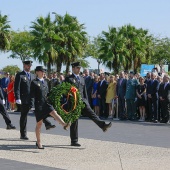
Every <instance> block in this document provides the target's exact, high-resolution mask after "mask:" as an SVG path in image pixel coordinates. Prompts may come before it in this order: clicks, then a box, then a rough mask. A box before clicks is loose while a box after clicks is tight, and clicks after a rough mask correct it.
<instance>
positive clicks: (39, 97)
mask: <svg viewBox="0 0 170 170" xmlns="http://www.w3.org/2000/svg"><path fill="white" fill-rule="evenodd" d="M35 72H36V75H37V78H36V79H34V80H33V81H32V82H31V87H30V96H31V98H33V99H34V103H35V117H36V121H37V124H36V129H35V133H36V138H37V142H36V146H37V148H38V149H44V147H43V145H42V144H41V138H40V131H41V125H42V121H43V119H44V118H47V117H48V116H52V117H53V118H54V119H55V120H56V121H58V122H59V123H60V124H61V125H62V126H63V128H64V129H65V130H66V128H67V127H68V125H67V124H66V123H65V122H64V121H63V119H62V118H61V117H60V116H59V115H58V114H57V112H56V111H55V110H54V108H53V106H52V105H51V104H49V102H48V100H47V95H48V92H49V89H48V84H47V82H46V81H44V78H43V75H44V72H46V70H45V69H44V68H43V67H42V66H37V67H36V69H35Z"/></svg>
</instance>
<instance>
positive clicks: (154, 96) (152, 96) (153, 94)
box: [146, 72, 159, 123]
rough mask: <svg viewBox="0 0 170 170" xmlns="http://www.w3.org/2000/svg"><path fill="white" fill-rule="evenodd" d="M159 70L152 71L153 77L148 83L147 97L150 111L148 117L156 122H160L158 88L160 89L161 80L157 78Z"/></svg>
mask: <svg viewBox="0 0 170 170" xmlns="http://www.w3.org/2000/svg"><path fill="white" fill-rule="evenodd" d="M156 78H157V72H152V73H151V79H150V80H149V81H148V83H147V89H146V93H147V97H148V101H147V102H148V106H149V112H148V115H147V117H148V118H149V120H150V121H153V122H154V123H157V122H158V89H159V82H158V80H157V79H156Z"/></svg>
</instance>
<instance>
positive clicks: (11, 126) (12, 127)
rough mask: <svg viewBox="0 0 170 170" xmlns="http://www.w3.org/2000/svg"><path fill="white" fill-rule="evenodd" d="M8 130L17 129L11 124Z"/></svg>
mask: <svg viewBox="0 0 170 170" xmlns="http://www.w3.org/2000/svg"><path fill="white" fill-rule="evenodd" d="M6 129H8V130H10V129H16V127H15V126H14V125H13V124H9V125H7V127H6Z"/></svg>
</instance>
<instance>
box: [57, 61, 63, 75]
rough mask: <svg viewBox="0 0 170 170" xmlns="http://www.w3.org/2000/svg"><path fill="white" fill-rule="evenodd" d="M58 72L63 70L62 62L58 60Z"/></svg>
mask: <svg viewBox="0 0 170 170" xmlns="http://www.w3.org/2000/svg"><path fill="white" fill-rule="evenodd" d="M56 65H57V73H60V72H61V67H62V62H58V63H57V64H56Z"/></svg>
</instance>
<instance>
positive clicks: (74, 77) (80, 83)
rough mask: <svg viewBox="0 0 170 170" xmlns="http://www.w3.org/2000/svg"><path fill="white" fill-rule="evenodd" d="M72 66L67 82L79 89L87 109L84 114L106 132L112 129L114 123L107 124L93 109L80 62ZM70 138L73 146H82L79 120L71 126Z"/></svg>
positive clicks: (83, 111) (84, 109) (83, 110)
mask: <svg viewBox="0 0 170 170" xmlns="http://www.w3.org/2000/svg"><path fill="white" fill-rule="evenodd" d="M71 65H72V74H71V75H70V76H68V77H66V79H65V81H66V82H69V83H71V84H72V85H74V86H76V87H77V88H78V90H79V92H80V95H81V97H82V100H83V102H84V104H85V107H84V108H83V109H82V114H83V115H84V116H87V117H89V118H90V119H92V120H93V121H94V122H95V123H96V124H97V125H98V126H99V127H100V128H101V129H102V130H103V131H104V132H105V131H106V130H107V129H108V128H110V127H111V125H112V123H111V122H110V123H108V124H106V123H105V122H104V121H102V120H100V118H99V117H98V116H97V115H96V114H95V113H94V111H93V110H92V109H91V107H90V105H89V102H88V96H87V92H86V86H85V80H84V78H83V77H81V76H79V73H80V68H81V65H80V62H75V63H72V64H71ZM70 137H71V146H81V145H80V144H79V143H78V120H76V121H75V122H74V123H72V124H71V126H70Z"/></svg>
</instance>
